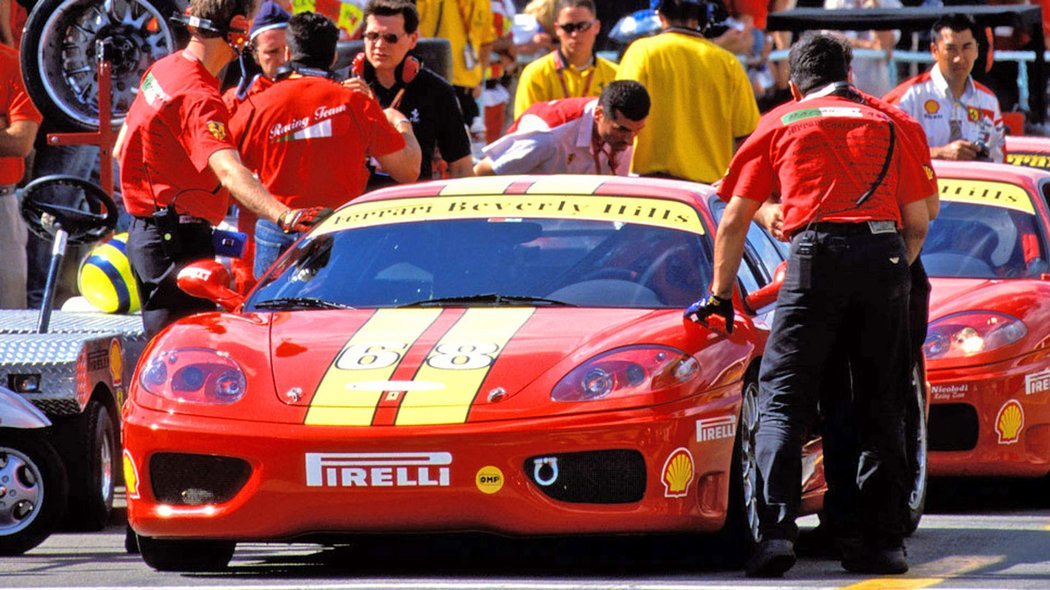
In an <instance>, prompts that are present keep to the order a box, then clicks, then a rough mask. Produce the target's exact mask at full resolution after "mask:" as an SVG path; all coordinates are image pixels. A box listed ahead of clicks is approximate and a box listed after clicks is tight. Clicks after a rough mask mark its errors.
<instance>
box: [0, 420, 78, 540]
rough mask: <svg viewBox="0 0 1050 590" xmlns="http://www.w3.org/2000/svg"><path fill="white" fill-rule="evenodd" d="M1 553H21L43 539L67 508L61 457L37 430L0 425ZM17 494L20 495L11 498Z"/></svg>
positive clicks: (54, 526) (56, 524)
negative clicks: (2, 495) (4, 492)
mask: <svg viewBox="0 0 1050 590" xmlns="http://www.w3.org/2000/svg"><path fill="white" fill-rule="evenodd" d="M0 479H2V480H4V483H3V484H2V485H0V487H2V488H6V489H7V494H6V496H7V499H8V501H7V502H5V503H4V505H3V506H0V555H21V554H22V553H25V552H26V551H29V550H30V549H32V548H33V547H36V546H37V545H39V544H40V543H43V542H44V540H45V539H47V537H48V536H49V535H51V533H52V532H53V531H54V530H55V528H56V527H57V526H58V522H59V520H60V519H61V518H62V514H63V512H64V511H65V508H66V472H65V468H64V467H63V465H62V458H61V457H59V456H58V452H56V451H55V449H54V448H53V447H52V446H51V444H50V443H48V442H47V439H46V438H44V436H43V433H41V432H38V431H25V430H14V429H10V428H5V429H0ZM15 496H21V498H20V499H18V500H14V501H11V499H12V498H14V497H15Z"/></svg>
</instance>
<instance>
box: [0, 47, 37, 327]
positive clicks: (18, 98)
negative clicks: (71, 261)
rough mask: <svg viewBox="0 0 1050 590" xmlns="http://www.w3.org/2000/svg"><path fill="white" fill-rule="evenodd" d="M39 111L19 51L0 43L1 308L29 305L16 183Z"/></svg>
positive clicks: (23, 166) (20, 175)
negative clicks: (28, 89) (3, 258)
mask: <svg viewBox="0 0 1050 590" xmlns="http://www.w3.org/2000/svg"><path fill="white" fill-rule="evenodd" d="M40 121H41V117H40V113H38V112H37V110H36V108H35V107H33V103H32V102H31V101H30V100H29V96H28V95H27V94H26V90H25V87H24V86H23V85H22V74H21V72H20V71H19V67H18V52H17V51H15V50H14V49H11V48H10V47H7V46H6V45H0V252H6V253H7V254H8V256H7V260H6V262H5V263H4V264H2V265H0V309H21V308H24V307H25V306H26V274H27V270H26V257H25V256H23V253H24V252H25V249H26V239H27V237H28V234H27V232H26V226H25V223H24V222H23V221H22V216H21V215H20V214H19V211H18V199H17V198H16V197H15V185H16V184H18V181H20V180H22V176H23V175H24V174H25V157H26V155H27V154H29V150H31V149H32V148H33V140H34V139H35V138H36V132H37V129H38V128H39V127H40Z"/></svg>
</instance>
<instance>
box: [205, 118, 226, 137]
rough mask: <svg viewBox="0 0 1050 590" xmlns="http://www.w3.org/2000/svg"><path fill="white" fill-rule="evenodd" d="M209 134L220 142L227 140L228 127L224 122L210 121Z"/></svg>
mask: <svg viewBox="0 0 1050 590" xmlns="http://www.w3.org/2000/svg"><path fill="white" fill-rule="evenodd" d="M208 133H211V135H212V137H214V138H215V139H218V140H219V141H225V140H226V125H224V124H223V122H222V121H208Z"/></svg>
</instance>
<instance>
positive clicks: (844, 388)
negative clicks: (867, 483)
mask: <svg viewBox="0 0 1050 590" xmlns="http://www.w3.org/2000/svg"><path fill="white" fill-rule="evenodd" d="M910 270H911V273H910V279H911V285H910V289H911V292H910V295H909V298H908V302H909V304H908V341H909V351H910V353H911V356H910V363H909V365H908V366H907V367H905V370H904V372H903V373H904V374H903V375H901V383H900V387H901V389H902V390H903V391H904V392H905V395H906V396H911V395H912V376H911V368H912V367H914V366H915V365H916V363H918V362H919V361H920V360H921V359H922V345H923V342H925V340H926V330H927V323H928V321H929V309H930V279H929V277H928V276H927V275H926V268H925V267H924V266H923V264H922V260H921V259H916V260H915V262H914V263H912V265H911V269H910ZM844 353H845V350H844V347H842V346H837V347H836V348H835V351H834V352H833V353H832V357H831V359H829V360H828V363H827V365H826V366H825V370H824V378H823V381H822V382H821V385H820V391H821V395H820V407H821V414H823V416H824V423H823V424H822V427H821V433H822V434H823V438H824V444H825V449H826V450H825V453H824V477H825V479H826V480H827V483H828V492H827V494H826V495H825V496H824V509H823V511H822V512H821V524H822V525H824V526H825V527H826V528H827V529H828V532H829V534H830V536H831V537H837V538H848V537H854V536H856V535H859V534H860V522H859V520H858V516H859V509H858V506H857V494H858V492H857V462H858V460H859V455H860V449H859V443H858V441H857V432H856V428H855V427H854V424H853V414H852V411H851V403H852V392H853V377H852V376H851V375H850V366H849V360H848V359H847V358H846V355H845V354H844ZM909 401H910V398H909ZM912 407H913V406H912V404H910V403H909V405H908V408H909V410H908V411H911V408H912ZM920 418H921V416H914V417H909V420H908V422H909V423H911V420H913V419H914V420H918V419H920ZM910 434H911V432H908V431H906V432H905V436H906V437H907V436H909V435H910ZM910 459H911V458H910V457H909V471H908V476H909V481H911V478H914V477H915V475H916V474H915V472H914V469H915V467H917V466H916V465H914V464H913V463H912V462H911V461H910ZM910 491H911V490H910V488H905V493H908V492H910Z"/></svg>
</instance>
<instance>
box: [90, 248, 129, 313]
mask: <svg viewBox="0 0 1050 590" xmlns="http://www.w3.org/2000/svg"><path fill="white" fill-rule="evenodd" d="M127 242H128V234H127V233H121V234H117V235H115V236H113V237H112V238H110V239H109V240H107V241H105V242H103V243H101V244H99V245H98V246H95V248H94V249H92V250H91V252H90V253H88V255H87V257H85V258H84V261H83V262H82V263H80V270H79V271H78V272H77V287H78V288H79V289H80V294H81V295H83V296H84V298H85V299H87V300H88V302H89V303H91V305H94V306H95V307H97V308H98V309H99V310H100V311H104V312H106V313H134V312H136V311H138V309H139V293H138V289H136V288H135V278H134V276H132V274H131V263H130V262H128V254H127Z"/></svg>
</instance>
